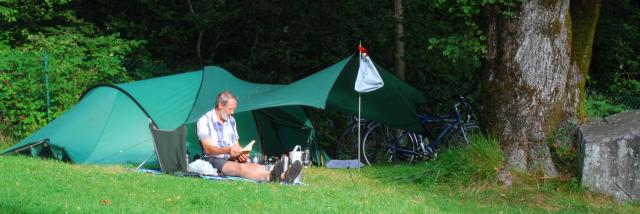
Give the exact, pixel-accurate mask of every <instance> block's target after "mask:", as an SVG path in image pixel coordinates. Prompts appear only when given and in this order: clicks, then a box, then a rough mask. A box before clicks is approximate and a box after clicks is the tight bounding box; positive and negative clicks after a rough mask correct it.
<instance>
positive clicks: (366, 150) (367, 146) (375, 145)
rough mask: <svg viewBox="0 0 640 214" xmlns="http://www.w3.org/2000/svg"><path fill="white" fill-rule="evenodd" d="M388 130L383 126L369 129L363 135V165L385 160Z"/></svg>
mask: <svg viewBox="0 0 640 214" xmlns="http://www.w3.org/2000/svg"><path fill="white" fill-rule="evenodd" d="M388 132H389V128H388V127H386V126H383V125H376V126H373V127H370V128H369V129H368V130H367V133H366V134H365V135H364V138H363V143H362V152H363V153H362V156H363V159H364V162H365V164H368V165H373V164H375V163H378V162H379V161H381V160H384V159H385V156H386V152H385V150H386V147H387V142H388V141H389V133H388Z"/></svg>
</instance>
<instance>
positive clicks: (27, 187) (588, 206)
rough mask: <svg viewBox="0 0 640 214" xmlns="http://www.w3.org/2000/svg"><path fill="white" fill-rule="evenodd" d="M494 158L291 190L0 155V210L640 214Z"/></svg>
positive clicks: (377, 172) (329, 178) (324, 178)
mask: <svg viewBox="0 0 640 214" xmlns="http://www.w3.org/2000/svg"><path fill="white" fill-rule="evenodd" d="M460 156H465V157H467V159H464V158H462V159H461V158H460ZM454 158H455V159H456V160H464V161H465V162H464V163H462V162H455V161H452V160H453V159H454ZM469 158H471V159H469ZM474 158H475V159H474ZM478 159H483V160H486V159H489V161H485V163H481V161H477V160H478ZM493 159H495V160H493V161H491V160H492V158H489V157H482V155H477V153H471V154H470V153H468V152H465V153H456V152H450V153H444V154H442V156H441V158H439V159H438V160H437V161H431V162H424V163H418V164H416V165H383V166H377V167H367V168H364V169H362V170H360V171H357V170H336V169H326V168H309V169H307V170H305V171H304V173H305V174H304V176H305V177H304V178H305V183H307V184H308V185H307V186H287V185H280V184H270V183H261V184H255V183H249V182H241V181H209V180H204V179H196V178H187V177H174V176H168V175H151V174H145V173H138V172H132V171H130V170H129V169H128V168H125V167H122V166H92V165H74V164H67V163H62V162H59V161H53V160H43V159H39V158H29V157H22V156H0V169H2V171H1V172H0V213H67V212H69V213H96V212H97V213H113V212H118V213H123V212H126V213H148V212H160V213H204V212H212V211H215V212H220V213H222V212H233V213H238V212H242V213H264V212H279V213H282V212H294V213H306V212H330V213H355V212H358V213H360V212H362V213H548V212H566V213H640V204H638V203H635V204H634V203H618V202H615V201H614V200H613V199H611V198H610V197H606V196H603V195H600V194H596V193H591V192H588V191H585V190H583V189H581V188H580V187H577V186H576V185H572V182H571V181H570V179H569V181H563V180H562V179H555V180H550V179H536V178H535V176H521V178H520V179H518V182H516V183H515V184H513V186H512V187H511V188H503V187H501V186H499V185H497V184H494V183H493V182H492V181H491V180H492V179H489V176H492V175H491V173H489V174H483V173H482V172H486V170H484V169H482V168H483V166H484V167H491V166H492V165H494V164H495V162H500V161H501V159H500V158H499V157H498V158H493ZM467 162H474V163H473V164H465V163H467ZM454 168H456V169H459V170H455V171H454V170H453V169H454Z"/></svg>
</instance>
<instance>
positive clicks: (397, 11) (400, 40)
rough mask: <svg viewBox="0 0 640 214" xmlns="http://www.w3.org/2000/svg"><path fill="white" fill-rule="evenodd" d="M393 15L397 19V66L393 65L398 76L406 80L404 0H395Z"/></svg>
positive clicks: (395, 57)
mask: <svg viewBox="0 0 640 214" xmlns="http://www.w3.org/2000/svg"><path fill="white" fill-rule="evenodd" d="M393 11H394V13H393V17H394V19H395V25H396V27H395V38H394V39H395V43H396V47H395V48H396V49H395V53H394V61H395V66H394V67H393V68H394V69H393V70H394V71H395V72H396V76H398V78H399V79H401V80H405V76H406V74H405V64H404V27H403V25H402V24H403V21H402V16H403V15H402V13H403V10H402V0H393Z"/></svg>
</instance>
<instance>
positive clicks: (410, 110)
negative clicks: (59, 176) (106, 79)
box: [3, 56, 424, 164]
mask: <svg viewBox="0 0 640 214" xmlns="http://www.w3.org/2000/svg"><path fill="white" fill-rule="evenodd" d="M357 67H358V60H357V57H352V56H350V57H347V58H345V59H343V60H341V61H340V62H338V63H337V64H335V65H333V66H331V67H329V68H327V69H324V70H322V71H319V72H317V73H316V74H314V75H311V76H309V77H307V78H304V79H302V80H299V81H297V82H294V83H292V84H289V85H268V84H255V83H250V82H246V81H242V80H239V79H237V78H235V77H234V76H232V75H231V74H230V73H229V72H227V71H226V70H224V69H222V68H219V67H205V68H204V69H203V70H199V71H193V72H187V73H182V74H177V75H170V76H164V77H158V78H153V79H148V80H142V81H136V82H131V83H124V84H118V85H101V86H97V87H94V88H92V89H90V90H88V92H87V93H86V94H85V95H84V96H83V97H82V98H81V100H80V102H79V103H78V104H76V105H75V106H74V107H72V108H71V109H69V110H68V111H67V112H65V113H64V114H63V115H61V116H60V117H58V118H57V119H55V120H54V121H52V122H51V123H49V124H48V125H47V126H45V127H43V128H41V129H40V130H38V131H36V132H35V133H33V134H32V135H31V136H29V137H27V138H25V139H23V140H22V141H20V142H19V143H18V144H16V145H14V146H12V147H10V148H9V149H7V150H5V151H4V152H3V153H4V154H7V153H14V152H18V153H26V154H30V155H33V156H37V155H41V156H52V157H55V158H57V159H61V160H70V161H72V162H75V163H96V164H137V163H141V162H143V161H144V160H145V159H146V158H147V157H149V156H151V155H152V154H153V153H154V148H153V143H152V136H151V133H150V130H149V123H153V124H155V126H156V127H158V128H159V129H161V130H175V129H178V128H180V127H182V126H187V130H188V131H187V139H186V143H187V150H188V152H189V153H190V154H191V157H192V158H193V157H195V156H197V155H199V154H200V153H201V151H200V146H199V144H198V141H197V137H196V136H195V128H193V124H194V123H195V122H197V120H198V118H200V116H202V115H203V114H204V113H206V112H207V111H209V110H210V109H211V108H212V107H213V104H214V99H215V96H216V95H217V94H218V93H219V92H220V91H222V90H230V91H232V92H233V93H234V94H235V95H236V96H237V97H238V102H239V104H238V108H237V109H236V114H235V115H234V116H235V117H236V120H237V121H238V123H237V124H238V132H239V133H240V142H241V144H246V143H248V142H249V141H250V140H252V139H255V140H256V141H257V143H258V144H257V145H259V146H257V147H256V146H254V151H253V152H262V153H265V154H267V155H269V156H271V155H279V154H282V153H285V152H286V151H290V150H291V149H293V147H294V146H295V145H301V146H303V147H306V148H310V149H312V152H313V154H314V155H313V157H314V158H313V159H314V160H316V161H317V160H318V159H317V158H316V157H318V155H319V153H320V152H319V148H318V146H317V145H315V144H314V143H315V140H314V129H313V125H312V123H311V121H310V120H309V117H308V115H307V114H306V112H305V110H304V108H303V106H307V107H315V108H319V109H326V110H336V111H342V112H346V113H348V114H354V115H355V114H356V113H357V97H358V94H357V93H356V92H355V91H354V89H353V86H354V82H355V78H356V74H357ZM378 70H379V71H380V73H381V76H382V78H383V80H384V81H385V87H383V88H381V89H379V90H377V91H374V92H369V93H365V94H362V100H363V101H362V106H363V108H362V115H363V117H364V118H369V119H373V120H376V121H379V122H383V123H386V124H389V125H391V126H394V127H398V128H405V129H411V130H419V129H420V125H419V121H418V120H417V117H416V112H415V107H416V105H417V104H418V103H421V102H423V101H424V97H423V95H422V94H421V93H420V92H419V91H417V90H416V89H414V88H412V87H411V86H409V85H407V84H406V83H404V82H402V81H400V80H398V79H397V78H395V77H394V76H393V75H391V74H390V73H388V72H387V71H385V70H384V69H382V68H380V67H378ZM151 162H152V163H153V161H151Z"/></svg>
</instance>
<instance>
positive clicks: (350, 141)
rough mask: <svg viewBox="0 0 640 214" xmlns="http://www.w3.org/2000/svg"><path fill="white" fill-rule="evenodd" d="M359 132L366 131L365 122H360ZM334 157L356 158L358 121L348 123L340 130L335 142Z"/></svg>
mask: <svg viewBox="0 0 640 214" xmlns="http://www.w3.org/2000/svg"><path fill="white" fill-rule="evenodd" d="M360 128H361V134H362V133H363V132H364V131H366V130H365V129H364V128H366V125H365V123H361V124H360ZM335 148H336V149H335V157H334V158H335V159H338V160H353V159H358V123H350V124H349V125H347V127H346V128H345V129H344V131H342V134H340V137H339V138H338V140H337V141H336V144H335Z"/></svg>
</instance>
